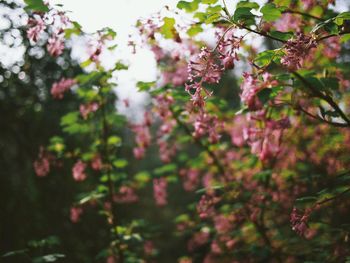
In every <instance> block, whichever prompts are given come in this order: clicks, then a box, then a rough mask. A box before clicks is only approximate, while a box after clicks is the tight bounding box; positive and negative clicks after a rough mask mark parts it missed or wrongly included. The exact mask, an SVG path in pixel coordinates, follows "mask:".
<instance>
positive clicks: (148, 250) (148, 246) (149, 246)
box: [143, 240, 155, 256]
mask: <svg viewBox="0 0 350 263" xmlns="http://www.w3.org/2000/svg"><path fill="white" fill-rule="evenodd" d="M143 251H144V252H145V254H146V255H148V256H150V255H153V253H154V251H155V247H154V244H153V242H152V241H151V240H146V241H145V243H144V244H143Z"/></svg>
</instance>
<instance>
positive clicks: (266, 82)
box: [241, 72, 278, 111]
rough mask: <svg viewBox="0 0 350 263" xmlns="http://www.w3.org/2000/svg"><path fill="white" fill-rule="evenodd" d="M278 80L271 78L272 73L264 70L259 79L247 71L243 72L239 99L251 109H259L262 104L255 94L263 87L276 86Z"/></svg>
mask: <svg viewBox="0 0 350 263" xmlns="http://www.w3.org/2000/svg"><path fill="white" fill-rule="evenodd" d="M277 85H278V82H277V81H276V80H273V79H272V75H271V74H269V73H268V72H265V73H264V74H263V75H262V80H259V79H258V78H256V77H255V76H254V75H252V74H249V73H247V72H244V73H243V82H242V84H241V90H242V94H241V100H242V102H243V103H244V104H246V105H247V107H248V109H249V110H251V111H256V110H260V109H261V108H262V107H263V105H262V103H261V101H260V100H259V98H258V97H257V94H258V92H259V91H261V90H262V89H264V88H271V87H274V86H277Z"/></svg>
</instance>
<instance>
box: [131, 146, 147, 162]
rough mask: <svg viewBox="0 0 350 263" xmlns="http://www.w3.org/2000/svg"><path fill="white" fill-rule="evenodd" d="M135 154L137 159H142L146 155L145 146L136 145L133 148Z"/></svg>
mask: <svg viewBox="0 0 350 263" xmlns="http://www.w3.org/2000/svg"><path fill="white" fill-rule="evenodd" d="M133 154H134V157H135V158H136V159H138V160H140V159H142V158H143V157H144V156H145V148H142V147H135V148H134V149H133Z"/></svg>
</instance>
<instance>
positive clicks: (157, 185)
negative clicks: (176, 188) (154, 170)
mask: <svg viewBox="0 0 350 263" xmlns="http://www.w3.org/2000/svg"><path fill="white" fill-rule="evenodd" d="M167 187H168V182H167V180H166V179H165V178H164V177H161V178H154V179H153V196H154V200H155V201H156V204H157V205H158V206H164V205H166V204H167V203H168V200H167V197H168V193H167Z"/></svg>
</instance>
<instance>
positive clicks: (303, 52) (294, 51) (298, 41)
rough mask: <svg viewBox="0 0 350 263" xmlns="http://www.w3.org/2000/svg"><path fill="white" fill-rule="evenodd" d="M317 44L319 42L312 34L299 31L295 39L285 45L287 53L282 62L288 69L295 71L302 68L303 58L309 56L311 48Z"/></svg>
mask: <svg viewBox="0 0 350 263" xmlns="http://www.w3.org/2000/svg"><path fill="white" fill-rule="evenodd" d="M316 46H317V42H316V40H315V39H313V38H312V37H311V36H307V35H304V34H303V33H297V34H296V38H295V39H290V40H288V41H287V43H286V44H285V45H284V48H285V51H286V54H285V55H284V56H283V57H282V59H281V63H282V65H284V66H285V67H286V68H287V69H288V70H290V71H294V70H297V69H299V68H301V66H302V63H303V60H304V59H305V58H306V57H307V56H308V54H309V51H310V49H312V48H314V47H316Z"/></svg>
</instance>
